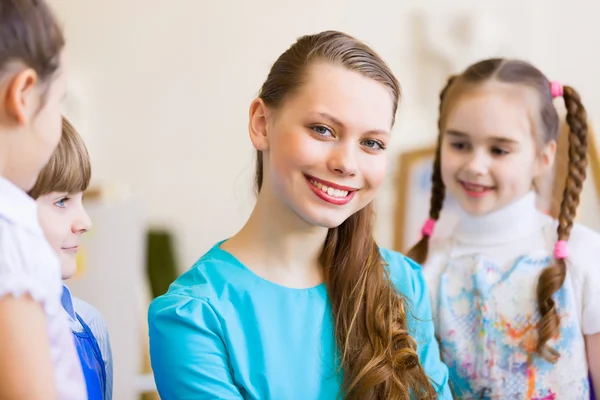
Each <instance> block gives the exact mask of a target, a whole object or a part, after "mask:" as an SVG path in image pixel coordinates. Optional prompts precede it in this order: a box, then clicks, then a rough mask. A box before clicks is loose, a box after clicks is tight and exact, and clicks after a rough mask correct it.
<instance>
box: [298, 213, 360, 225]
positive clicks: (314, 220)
mask: <svg viewBox="0 0 600 400" xmlns="http://www.w3.org/2000/svg"><path fill="white" fill-rule="evenodd" d="M311 211H312V212H311ZM315 211H316V210H307V211H306V212H301V213H299V215H300V216H301V218H302V219H303V220H304V221H306V222H308V223H309V224H311V225H314V226H319V227H322V228H327V229H333V228H337V227H338V226H340V225H341V224H343V223H344V221H345V220H347V219H348V218H349V217H350V215H352V214H348V213H343V214H342V213H340V212H332V211H331V210H323V211H321V210H319V212H315Z"/></svg>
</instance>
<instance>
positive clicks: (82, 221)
mask: <svg viewBox="0 0 600 400" xmlns="http://www.w3.org/2000/svg"><path fill="white" fill-rule="evenodd" d="M91 227H92V220H91V219H90V216H89V215H88V213H87V212H86V211H85V209H84V208H83V206H82V207H81V209H80V210H79V213H78V215H77V218H76V219H75V221H74V222H73V225H72V226H71V231H72V232H73V233H86V232H87V231H89V230H90V228H91Z"/></svg>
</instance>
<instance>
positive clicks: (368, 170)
mask: <svg viewBox="0 0 600 400" xmlns="http://www.w3.org/2000/svg"><path fill="white" fill-rule="evenodd" d="M387 165H388V158H387V155H386V154H380V155H371V154H365V155H364V161H363V162H362V163H361V170H362V171H361V172H362V175H363V176H364V179H365V181H366V184H367V185H368V187H369V189H374V190H377V189H379V188H380V187H381V185H382V184H383V182H384V180H385V177H386V175H387V172H388V169H387Z"/></svg>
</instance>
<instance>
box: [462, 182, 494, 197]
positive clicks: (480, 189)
mask: <svg viewBox="0 0 600 400" xmlns="http://www.w3.org/2000/svg"><path fill="white" fill-rule="evenodd" d="M460 184H461V186H462V188H463V189H464V191H465V193H466V194H467V196H469V197H473V198H481V197H484V196H485V195H486V194H488V193H490V192H492V191H493V190H494V189H495V187H493V186H487V185H481V184H478V183H472V182H465V181H460Z"/></svg>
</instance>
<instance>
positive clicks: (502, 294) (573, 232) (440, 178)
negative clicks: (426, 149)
mask: <svg viewBox="0 0 600 400" xmlns="http://www.w3.org/2000/svg"><path fill="white" fill-rule="evenodd" d="M555 97H563V99H564V102H565V106H566V108H567V113H568V114H567V122H568V124H569V127H570V134H569V147H570V151H569V165H568V176H567V179H566V189H565V192H564V198H563V201H562V204H561V210H560V215H559V218H558V221H556V220H553V219H552V218H551V217H549V216H547V215H545V214H543V213H541V212H540V211H538V210H537V208H536V195H535V192H534V191H533V189H532V187H533V182H534V180H535V179H536V177H538V176H539V175H540V174H542V173H543V172H544V171H545V170H547V169H548V168H550V167H551V166H552V165H553V163H554V157H555V153H556V139H557V135H558V125H559V122H558V115H557V112H556V110H555V109H554V106H553V102H552V100H553V98H555ZM439 127H440V136H439V140H438V149H437V153H436V160H435V163H434V173H433V177H432V184H433V189H432V198H431V208H430V218H429V219H428V220H427V222H426V223H425V226H424V227H423V232H422V234H423V237H422V239H421V240H420V242H419V243H417V244H416V245H415V247H413V248H412V249H411V251H410V252H409V254H408V255H409V256H410V257H412V258H414V259H415V260H416V261H418V262H420V263H422V264H423V269H424V274H425V277H426V279H427V281H428V286H429V291H430V294H431V298H432V306H433V311H434V318H435V321H434V322H435V326H436V335H437V337H438V340H439V342H440V345H441V351H442V356H443V360H444V361H445V363H446V364H447V365H448V367H449V370H450V382H451V385H452V389H453V391H454V395H455V396H456V397H457V398H466V399H530V400H534V399H535V400H553V399H561V400H562V399H566V400H570V399H573V400H584V399H585V400H587V399H589V398H590V396H593V389H594V388H595V390H596V393H598V391H599V390H600V235H599V234H598V233H596V232H593V231H592V230H590V229H587V228H584V227H582V226H579V225H576V224H575V225H574V224H573V220H574V218H575V210H576V207H577V205H578V203H579V194H580V191H581V187H582V183H583V180H584V179H585V169H586V157H587V117H586V113H585V109H584V108H583V105H582V104H581V101H580V98H579V95H578V94H577V92H575V90H573V89H572V88H570V87H567V86H565V87H563V86H562V85H560V84H558V83H556V82H549V81H548V80H547V79H546V77H545V76H544V75H543V74H542V73H541V72H540V71H539V70H537V69H536V68H535V67H533V66H532V65H530V64H528V63H525V62H522V61H518V60H503V59H492V60H485V61H481V62H479V63H476V64H474V65H472V66H470V67H469V68H467V69H466V70H465V71H464V72H463V73H462V74H460V75H458V76H455V77H451V78H450V80H449V81H448V84H447V85H446V87H445V88H444V90H443V91H442V94H441V106H440V120H439ZM446 192H448V194H450V195H451V196H452V198H453V200H455V201H456V203H457V204H458V206H459V207H458V208H459V209H460V211H459V218H458V222H457V223H456V225H455V226H454V227H453V229H450V230H449V233H442V232H438V233H437V235H436V234H434V229H433V228H434V225H435V222H436V221H437V220H438V217H439V216H440V211H441V209H442V205H443V203H444V197H445V194H446Z"/></svg>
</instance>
